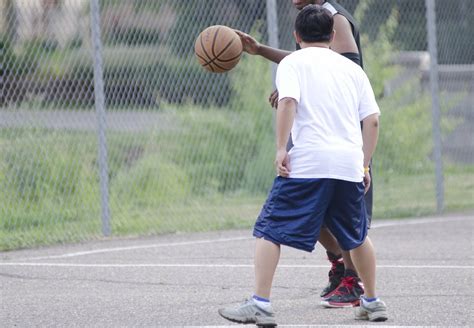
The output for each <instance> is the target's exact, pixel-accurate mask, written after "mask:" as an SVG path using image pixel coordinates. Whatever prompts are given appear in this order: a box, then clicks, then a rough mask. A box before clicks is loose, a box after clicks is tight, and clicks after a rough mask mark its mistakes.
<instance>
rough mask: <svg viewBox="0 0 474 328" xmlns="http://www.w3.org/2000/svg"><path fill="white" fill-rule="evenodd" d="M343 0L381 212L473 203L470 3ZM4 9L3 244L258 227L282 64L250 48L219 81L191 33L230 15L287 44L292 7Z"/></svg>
mask: <svg viewBox="0 0 474 328" xmlns="http://www.w3.org/2000/svg"><path fill="white" fill-rule="evenodd" d="M339 3H340V4H341V5H343V6H345V7H346V8H347V9H348V10H349V11H350V12H353V13H354V16H355V17H356V19H357V20H358V21H359V23H360V30H361V33H362V41H363V42H362V43H363V45H362V46H363V54H364V64H365V70H366V72H367V73H368V75H369V77H370V79H371V82H372V84H373V87H374V90H375V92H376V94H377V98H378V101H379V105H380V107H381V110H382V116H381V120H382V126H381V136H380V142H379V146H378V149H377V152H376V155H375V158H374V168H373V171H374V186H375V205H374V212H375V216H374V219H375V220H376V219H377V218H382V217H403V216H413V215H423V214H428V213H433V212H436V211H438V212H439V211H446V210H448V211H452V210H462V209H472V208H474V200H473V197H472V195H473V191H474V185H473V179H472V177H473V173H474V138H473V137H472V136H473V128H472V127H473V126H474V124H473V123H474V122H473V120H474V115H473V113H474V110H473V103H474V93H473V86H474V64H473V54H474V45H473V40H472V37H470V33H471V31H472V23H471V22H472V21H474V17H473V15H474V2H472V1H468V0H445V1H435V0H417V1H412V0H398V1H395V0H377V1H374V0H340V1H339ZM0 8H1V14H0V37H1V39H0V42H1V45H2V48H1V49H2V50H1V51H2V52H1V53H2V66H1V71H2V76H1V81H0V84H1V86H2V93H1V95H0V154H1V156H0V249H12V248H18V247H29V246H35V245H41V244H48V243H55V242H73V241H80V240H87V239H92V238H101V236H103V235H105V236H108V235H113V236H117V235H146V234H156V233H168V232H179V231H202V230H214V229H228V228H238V227H248V226H250V225H251V224H252V222H253V221H254V218H255V215H256V214H257V213H258V211H259V208H260V206H261V204H262V202H263V200H264V198H265V196H266V192H267V190H268V188H269V187H270V184H271V181H272V179H273V176H274V170H273V167H272V163H273V157H274V141H273V138H274V137H273V110H272V109H271V108H270V106H269V105H268V103H267V98H268V95H269V94H270V93H271V91H272V89H273V78H272V76H273V75H274V69H275V66H274V65H273V66H272V65H270V63H269V62H267V61H265V60H264V59H262V58H260V57H256V56H249V55H246V54H245V55H244V56H243V57H242V59H241V61H240V63H239V64H238V65H237V67H236V68H235V69H233V70H232V71H231V72H229V73H226V74H212V73H209V72H207V71H205V70H203V69H202V68H201V67H200V66H199V64H198V63H197V61H196V59H195V57H194V54H193V46H194V40H195V38H196V37H197V35H198V34H199V32H200V31H201V30H203V29H204V28H205V27H207V26H210V25H215V24H222V25H228V26H230V27H233V28H236V29H240V30H242V31H245V32H248V33H250V34H252V35H253V36H255V37H256V38H258V39H259V40H260V41H261V42H263V43H266V44H271V45H273V46H279V47H281V48H284V49H288V50H294V47H295V44H294V40H293V38H292V30H293V22H294V19H295V17H296V14H297V11H296V9H294V8H293V6H292V3H291V1H289V0H288V1H287V0H266V1H251V0H232V1H224V0H202V1H185V0H179V1H176V0H173V1H172V0H159V1H154V0H140V1H133V2H131V1H125V0H100V1H99V0H91V1H88V0H52V1H40V0H31V1H23V0H1V1H0ZM427 9H428V10H427ZM272 73H273V74H272ZM432 109H433V111H432ZM432 113H434V116H433V115H432Z"/></svg>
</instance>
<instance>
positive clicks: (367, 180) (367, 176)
mask: <svg viewBox="0 0 474 328" xmlns="http://www.w3.org/2000/svg"><path fill="white" fill-rule="evenodd" d="M370 183H371V178H370V173H369V172H365V173H364V186H365V190H364V194H365V193H367V191H368V190H369V188H370Z"/></svg>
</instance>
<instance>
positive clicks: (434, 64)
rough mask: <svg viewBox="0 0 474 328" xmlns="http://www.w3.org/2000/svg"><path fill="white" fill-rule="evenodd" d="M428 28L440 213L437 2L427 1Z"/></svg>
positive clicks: (441, 187) (440, 211)
mask: <svg viewBox="0 0 474 328" xmlns="http://www.w3.org/2000/svg"><path fill="white" fill-rule="evenodd" d="M425 5H426V28H427V31H428V51H429V53H430V88H431V99H432V124H433V125H432V131H433V144H434V148H433V155H434V160H435V174H436V207H437V211H438V213H442V212H443V210H444V178H443V158H442V150H441V147H442V144H441V124H440V120H441V111H440V104H439V85H438V49H437V45H436V11H435V0H425Z"/></svg>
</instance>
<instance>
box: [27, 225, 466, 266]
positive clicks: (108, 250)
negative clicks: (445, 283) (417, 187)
mask: <svg viewBox="0 0 474 328" xmlns="http://www.w3.org/2000/svg"><path fill="white" fill-rule="evenodd" d="M468 220H473V217H469V216H462V217H455V218H426V219H400V220H396V221H390V222H380V223H376V222H374V224H373V225H372V227H371V229H377V228H386V227H395V226H404V225H412V224H430V223H440V222H453V221H468ZM253 239H254V237H234V238H219V239H204V240H194V241H186V242H173V243H161V244H149V245H135V246H126V247H112V248H100V249H95V250H91V251H82V252H73V253H65V254H60V255H47V256H38V257H29V258H24V259H19V260H18V261H20V262H21V261H35V260H49V259H61V258H69V257H76V256H85V255H92V254H99V253H112V252H123V251H130V250H137V249H148V248H159V247H176V246H190V245H199V244H211V243H222V242H232V241H241V240H253Z"/></svg>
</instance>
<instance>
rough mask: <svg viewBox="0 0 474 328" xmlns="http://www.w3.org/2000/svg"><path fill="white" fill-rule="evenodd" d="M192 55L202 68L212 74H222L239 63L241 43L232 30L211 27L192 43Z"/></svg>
mask: <svg viewBox="0 0 474 328" xmlns="http://www.w3.org/2000/svg"><path fill="white" fill-rule="evenodd" d="M194 53H195V54H196V57H197V59H198V61H199V63H200V64H201V66H202V67H204V68H205V69H207V70H208V71H210V72H213V73H223V72H227V71H229V70H231V69H232V68H234V67H235V65H237V63H238V62H239V60H240V55H241V54H242V42H241V41H240V37H239V36H238V35H237V33H235V32H234V30H233V29H231V28H229V27H227V26H224V25H213V26H209V27H208V28H206V29H205V30H204V31H202V32H201V33H200V34H199V36H198V37H197V39H196V42H195V43H194Z"/></svg>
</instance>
